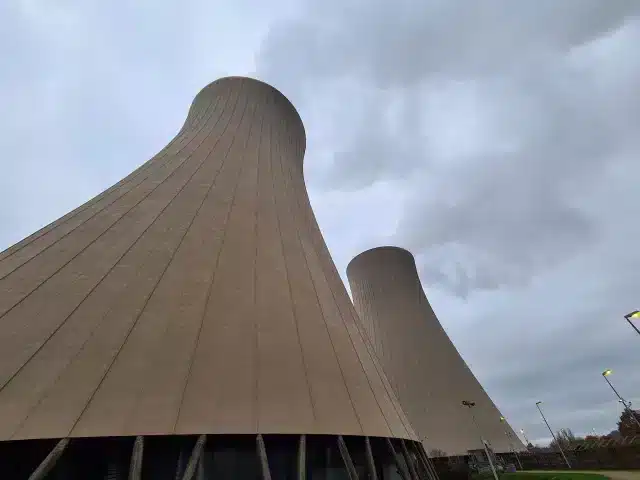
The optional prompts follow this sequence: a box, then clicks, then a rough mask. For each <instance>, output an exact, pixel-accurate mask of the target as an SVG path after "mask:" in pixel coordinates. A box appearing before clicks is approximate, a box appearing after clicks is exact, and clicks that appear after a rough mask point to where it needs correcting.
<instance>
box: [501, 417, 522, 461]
mask: <svg viewBox="0 0 640 480" xmlns="http://www.w3.org/2000/svg"><path fill="white" fill-rule="evenodd" d="M500 421H501V422H502V423H506V419H505V418H504V417H500ZM504 436H505V437H507V441H508V442H509V448H511V453H513V455H514V456H515V457H516V461H517V462H518V466H519V467H520V470H522V463H521V462H520V457H519V456H518V452H516V449H515V448H514V446H513V442H512V441H511V435H509V428H508V426H507V425H505V427H504Z"/></svg>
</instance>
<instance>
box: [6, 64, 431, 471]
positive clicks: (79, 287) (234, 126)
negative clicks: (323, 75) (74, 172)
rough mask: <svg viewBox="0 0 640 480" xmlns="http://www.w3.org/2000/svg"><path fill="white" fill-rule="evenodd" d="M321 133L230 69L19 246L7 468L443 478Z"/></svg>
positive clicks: (13, 278)
mask: <svg viewBox="0 0 640 480" xmlns="http://www.w3.org/2000/svg"><path fill="white" fill-rule="evenodd" d="M304 151H305V132H304V127H303V124H302V121H301V119H300V117H299V116H298V113H297V112H296V110H295V109H294V107H293V106H292V105H291V104H290V103H289V101H288V100H287V99H286V98H285V97H284V96H283V95H282V94H281V93H280V92H278V91H277V90H275V89H274V88H272V87H271V86H269V85H267V84H265V83H262V82H259V81H257V80H252V79H247V78H240V77H229V78H223V79H220V80H218V81H215V82H213V83H212V84H210V85H208V86H207V87H206V88H204V89H203V90H202V91H201V92H200V93H199V94H198V95H197V96H196V98H195V101H194V102H193V105H192V107H191V109H190V111H189V115H188V117H187V120H186V123H185V125H184V126H183V128H182V129H181V130H180V132H179V133H178V135H177V136H176V137H175V138H174V139H173V140H172V141H171V143H170V144H169V145H168V146H167V147H165V148H164V149H163V150H162V151H161V152H160V153H159V154H158V155H156V156H155V157H153V158H152V159H151V160H149V161H148V162H147V163H145V164H144V165H142V166H141V167H140V168H138V169H137V170H136V171H134V172H133V173H132V174H130V175H129V176H127V177H126V178H125V179H124V180H122V181H120V182H118V183H117V184H115V185H114V186H113V187H111V188H109V189H108V190H106V191H104V192H103V193H101V194H100V195H98V196H97V197H95V198H93V199H92V200H90V201H89V202H87V203H86V204H84V205H82V206H81V207H79V208H78V209H76V210H74V211H72V212H71V213H69V214H67V215H65V216H64V217H62V218H60V219H59V220H56V221H55V222H53V223H52V224H51V225H49V226H47V227H45V228H43V229H41V230H40V231H38V232H36V233H35V234H33V235H31V236H29V237H28V238H26V239H24V240H23V241H21V242H19V243H18V244H16V245H14V246H13V247H11V248H9V249H8V250H6V251H4V252H3V253H1V254H0V477H1V478H2V479H14V478H15V479H20V480H23V479H26V478H38V479H40V478H45V476H46V475H47V472H48V473H49V476H47V478H56V479H58V478H64V479H76V478H78V479H80V478H82V479H86V478H95V479H97V478H109V479H122V478H129V479H132V480H135V479H139V478H153V479H155V480H161V479H171V480H174V479H184V480H189V479H192V478H193V479H194V480H195V479H200V480H202V479H208V478H212V479H213V478H215V479H216V480H220V479H258V478H260V479H268V478H272V477H273V478H275V479H280V478H289V479H293V478H296V479H302V478H305V475H307V478H316V477H315V476H314V475H316V474H319V475H325V474H326V472H327V471H336V470H338V471H339V470H342V471H343V472H344V473H343V475H347V472H348V473H349V478H355V477H354V476H353V475H355V472H369V473H368V474H370V475H373V472H374V471H376V472H377V478H379V479H386V478H391V477H389V476H388V475H390V474H389V472H390V471H392V470H395V469H399V470H404V471H405V473H404V475H405V478H417V477H415V475H414V474H416V475H419V476H420V478H433V469H432V466H431V464H430V462H429V460H428V458H427V457H426V455H425V454H424V451H423V450H422V446H421V445H420V443H419V442H417V441H415V440H416V435H415V433H414V432H413V430H412V429H411V427H410V426H409V422H408V420H407V418H406V416H405V414H404V413H403V411H402V408H401V407H400V405H399V402H398V400H397V398H396V397H395V395H394V393H393V390H392V388H391V386H390V384H389V382H388V380H387V378H386V377H385V375H384V373H383V372H382V369H381V366H380V365H379V363H378V361H377V359H376V357H375V354H374V353H373V349H372V347H371V344H370V343H367V342H368V340H367V338H366V335H365V334H364V333H363V332H362V331H361V330H360V326H359V324H358V323H357V321H356V314H355V311H354V309H353V305H352V304H351V302H350V300H349V297H348V295H347V292H346V289H345V287H344V285H343V283H342V281H341V279H340V277H339V275H338V273H337V271H336V269H335V266H334V264H333V262H332V260H331V257H330V255H329V252H328V250H327V247H326V245H325V243H324V240H323V238H322V235H321V233H320V230H319V228H318V225H317V224H316V220H315V217H314V215H313V212H312V210H311V206H310V204H309V199H308V197H307V192H306V189H305V185H304V179H303V156H304ZM61 188H65V187H61ZM36 467H37V468H38V470H37V471H35V472H34V470H35V469H36ZM420 472H422V473H420ZM31 474H33V475H34V476H33V477H29V475H31ZM361 475H362V477H361V478H364V475H365V473H361ZM409 475H411V476H409ZM323 478H324V477H323ZM344 478H347V477H346V476H345V477H344ZM370 478H373V477H370ZM394 478H395V477H394Z"/></svg>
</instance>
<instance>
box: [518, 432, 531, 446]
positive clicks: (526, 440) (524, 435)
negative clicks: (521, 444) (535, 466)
mask: <svg viewBox="0 0 640 480" xmlns="http://www.w3.org/2000/svg"><path fill="white" fill-rule="evenodd" d="M520 433H521V434H522V436H523V437H524V441H525V442H527V450H529V445H532V443H531V442H530V441H529V439H528V438H527V434H526V433H524V428H521V429H520Z"/></svg>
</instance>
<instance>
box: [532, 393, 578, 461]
mask: <svg viewBox="0 0 640 480" xmlns="http://www.w3.org/2000/svg"><path fill="white" fill-rule="evenodd" d="M541 403H542V402H540V401H538V402H536V407H538V411H539V412H540V415H541V416H542V420H544V423H545V424H546V425H547V428H548V429H549V433H550V434H551V436H552V437H553V440H554V441H555V442H556V445H558V450H560V454H561V455H562V458H564V461H565V463H566V464H567V467H569V468H571V464H570V463H569V460H568V459H567V456H566V455H565V454H564V450H562V445H560V442H559V441H558V439H557V438H556V435H555V433H553V430H551V427H550V426H549V422H547V418H546V417H545V416H544V413H542V408H540V404H541Z"/></svg>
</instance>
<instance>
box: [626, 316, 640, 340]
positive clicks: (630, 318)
mask: <svg viewBox="0 0 640 480" xmlns="http://www.w3.org/2000/svg"><path fill="white" fill-rule="evenodd" d="M624 318H625V320H626V321H627V322H629V325H631V328H633V329H634V330H635V331H636V333H637V334H638V335H640V330H638V327H636V326H635V325H634V323H633V322H632V321H631V320H640V310H635V311H633V312H631V313H627V314H626V315H625V316H624Z"/></svg>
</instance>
